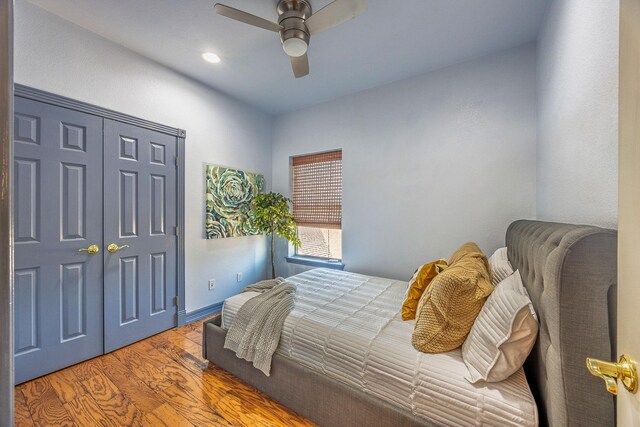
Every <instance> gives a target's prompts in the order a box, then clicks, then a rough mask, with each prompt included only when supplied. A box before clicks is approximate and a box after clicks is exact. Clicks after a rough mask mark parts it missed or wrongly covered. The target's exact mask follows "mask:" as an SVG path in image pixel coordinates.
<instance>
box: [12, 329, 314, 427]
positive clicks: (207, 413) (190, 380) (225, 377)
mask: <svg viewBox="0 0 640 427" xmlns="http://www.w3.org/2000/svg"><path fill="white" fill-rule="evenodd" d="M201 342H202V321H198V322H194V323H191V324H189V325H186V326H183V327H181V328H177V329H172V330H169V331H166V332H163V333H161V334H158V335H155V336H153V337H151V338H148V339H146V340H144V341H140V342H138V343H135V344H132V345H130V346H128V347H125V348H122V349H120V350H117V351H114V352H113V353H110V354H107V355H105V356H100V357H97V358H95V359H91V360H88V361H86V362H83V363H80V364H78V365H75V366H71V367H69V368H67V369H64V370H61V371H58V372H54V373H52V374H49V375H47V376H44V377H41V378H37V379H35V380H33V381H29V382H27V383H24V384H21V385H19V386H17V387H16V390H15V391H16V393H15V416H16V425H17V426H168V427H180V426H198V427H199V426H314V425H315V424H313V423H311V422H310V421H308V420H305V419H304V418H302V417H301V416H299V415H297V414H296V413H294V412H293V411H291V410H289V409H287V408H286V407H284V406H282V405H280V404H279V403H277V402H275V401H273V400H272V399H270V398H269V397H267V396H266V395H264V394H262V393H261V392H259V391H258V390H256V389H255V388H253V387H251V386H250V385H248V384H246V383H244V382H242V381H241V380H239V379H238V378H235V377H234V376H233V375H231V374H229V373H227V372H225V371H223V370H222V369H220V368H218V367H217V366H215V365H213V364H209V363H208V362H207V361H206V360H204V359H203V358H202V345H201Z"/></svg>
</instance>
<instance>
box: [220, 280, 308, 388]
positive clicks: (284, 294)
mask: <svg viewBox="0 0 640 427" xmlns="http://www.w3.org/2000/svg"><path fill="white" fill-rule="evenodd" d="M295 290H296V288H295V286H294V285H292V284H291V283H288V282H286V281H285V280H284V279H283V278H281V277H278V278H277V279H272V280H263V281H261V282H258V283H256V284H254V285H251V286H247V287H246V288H244V289H243V290H242V291H241V292H249V291H253V292H260V293H261V294H260V295H257V296H255V297H253V298H251V299H250V300H248V301H247V302H245V303H244V304H243V305H242V307H240V309H239V310H238V313H237V314H236V317H235V318H234V319H233V323H232V324H231V328H229V330H228V331H227V337H226V338H225V340H224V348H228V349H229V350H232V351H234V352H235V353H236V356H238V357H239V358H241V359H244V360H247V361H249V362H253V366H254V367H256V368H258V369H259V370H261V371H262V372H263V373H264V374H265V375H266V376H269V373H270V372H271V358H272V356H273V353H274V352H275V351H276V348H277V347H278V343H279V342H280V335H281V334H282V327H283V326H284V321H285V319H286V317H287V316H288V315H289V313H290V312H291V310H292V309H293V297H294V294H295Z"/></svg>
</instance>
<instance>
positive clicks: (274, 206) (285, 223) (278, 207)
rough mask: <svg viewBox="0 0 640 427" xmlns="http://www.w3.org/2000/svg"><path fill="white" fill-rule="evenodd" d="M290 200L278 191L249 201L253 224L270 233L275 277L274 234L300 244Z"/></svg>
mask: <svg viewBox="0 0 640 427" xmlns="http://www.w3.org/2000/svg"><path fill="white" fill-rule="evenodd" d="M290 202H291V200H289V199H288V198H286V197H285V196H283V195H282V194H280V193H273V192H272V193H267V194H258V195H257V196H256V197H255V198H254V199H253V202H252V203H251V218H252V220H253V224H254V226H255V227H256V228H257V229H258V230H260V231H261V232H263V233H266V234H270V235H271V277H272V278H274V279H275V277H276V263H275V236H278V237H281V238H283V239H285V240H288V241H290V242H291V243H293V245H294V246H300V238H299V237H298V228H297V227H296V222H295V220H294V219H293V214H291V211H290V209H289V203H290Z"/></svg>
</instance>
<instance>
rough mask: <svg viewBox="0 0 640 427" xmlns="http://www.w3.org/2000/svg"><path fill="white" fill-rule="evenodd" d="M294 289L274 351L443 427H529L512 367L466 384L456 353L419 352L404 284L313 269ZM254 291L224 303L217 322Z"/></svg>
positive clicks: (523, 388)
mask: <svg viewBox="0 0 640 427" xmlns="http://www.w3.org/2000/svg"><path fill="white" fill-rule="evenodd" d="M287 281H290V282H291V283H294V284H295V285H296V286H297V290H296V300H295V308H294V309H293V311H292V312H291V313H290V314H289V316H288V317H287V319H286V321H285V323H284V328H283V331H282V337H281V339H280V345H279V347H278V350H277V351H276V353H278V354H281V355H284V356H287V357H289V358H291V359H293V360H295V361H297V362H299V363H300V364H303V365H305V366H307V367H309V368H311V369H314V370H317V371H320V372H324V373H325V374H326V375H328V376H330V377H332V378H334V379H336V380H338V381H342V382H344V383H347V384H349V385H351V386H353V387H356V388H358V389H360V390H363V391H364V392H366V393H370V394H372V395H375V396H378V397H379V398H381V399H383V400H386V401H387V402H390V403H392V404H394V405H397V406H400V407H402V408H405V409H407V410H409V411H410V412H412V413H413V414H415V415H416V416H419V417H423V418H425V419H427V420H430V421H432V422H435V423H437V424H440V425H446V426H461V425H462V426H476V425H477V426H480V425H485V426H535V425H537V424H538V412H537V408H536V404H535V401H534V399H533V396H532V394H531V390H530V389H529V385H528V384H527V380H526V378H525V376H524V371H523V370H522V369H520V370H519V371H518V372H517V373H515V374H514V375H512V376H511V377H510V378H508V379H507V380H505V381H502V382H500V383H492V384H484V383H479V384H475V385H474V384H470V383H469V382H468V381H467V380H465V379H464V375H465V374H466V373H467V368H466V367H465V365H464V362H463V361H462V355H461V352H460V349H458V350H454V351H451V352H448V353H441V354H424V353H420V352H418V351H417V350H415V349H414V348H413V347H412V345H411V333H412V331H413V321H406V322H405V321H402V318H401V316H400V309H401V306H402V302H403V301H404V295H405V291H406V289H407V286H408V284H407V282H401V281H395V280H390V279H382V278H377V277H370V276H364V275H361V274H354V273H347V272H342V271H336V270H328V269H316V270H311V271H307V272H305V273H302V274H298V275H296V276H292V277H289V278H288V279H287ZM255 295H256V293H254V292H246V293H243V294H238V295H236V296H233V297H231V298H228V299H227V300H226V301H225V303H224V306H223V311H222V325H223V327H224V328H225V329H228V328H229V327H230V325H231V323H232V322H233V318H234V315H235V313H237V311H238V309H239V308H240V307H241V306H242V304H244V302H246V301H247V300H248V299H250V298H252V297H253V296H255Z"/></svg>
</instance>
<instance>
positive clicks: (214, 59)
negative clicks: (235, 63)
mask: <svg viewBox="0 0 640 427" xmlns="http://www.w3.org/2000/svg"><path fill="white" fill-rule="evenodd" d="M202 59H204V60H205V61H207V62H209V63H211V64H218V63H220V57H219V56H218V55H216V54H215V53H213V52H205V53H203V54H202Z"/></svg>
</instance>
